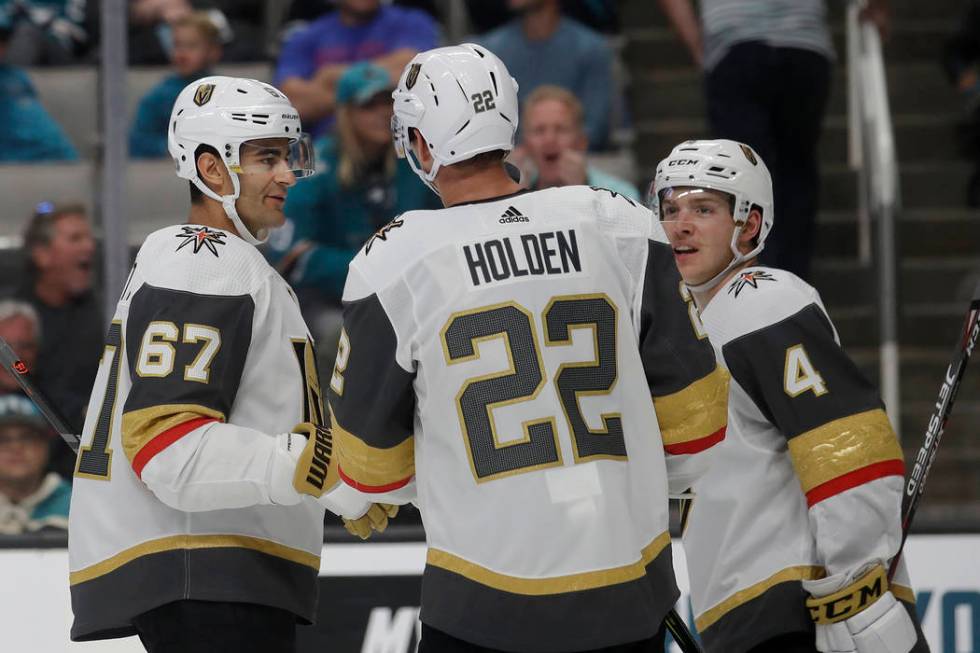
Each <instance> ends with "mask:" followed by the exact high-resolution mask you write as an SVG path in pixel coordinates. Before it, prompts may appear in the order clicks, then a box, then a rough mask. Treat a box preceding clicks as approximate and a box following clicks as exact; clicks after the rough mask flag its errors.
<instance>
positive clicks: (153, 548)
mask: <svg viewBox="0 0 980 653" xmlns="http://www.w3.org/2000/svg"><path fill="white" fill-rule="evenodd" d="M229 547H234V548H239V549H250V550H252V551H258V552H259V553H264V554H266V555H271V556H275V557H277V558H282V559H284V560H288V561H290V562H295V563H297V564H301V565H306V566H307V567H312V568H313V569H316V570H317V571H319V569H320V556H319V554H314V553H310V552H308V551H302V550H300V549H294V548H292V547H288V546H284V545H282V544H279V543H277V542H270V541H269V540H263V539H261V538H258V537H249V536H247V535H173V536H171V537H161V538H160V539H157V540H150V541H149V542H143V543H142V544H137V545H136V546H134V547H131V548H129V549H126V550H125V551H121V552H119V553H117V554H116V555H114V556H112V557H111V558H107V559H105V560H103V561H102V562H97V563H95V564H94V565H91V566H89V567H85V568H84V569H79V570H78V571H73V572H71V573H70V574H69V575H68V582H69V584H71V585H77V584H78V583H84V582H87V581H90V580H93V579H95V578H98V577H100V576H104V575H106V574H108V573H110V572H113V571H115V570H116V569H119V568H120V567H122V566H123V565H125V564H126V563H129V562H132V561H133V560H136V559H137V558H141V557H143V556H147V555H152V554H154V553H163V552H165V551H175V550H181V549H220V548H229Z"/></svg>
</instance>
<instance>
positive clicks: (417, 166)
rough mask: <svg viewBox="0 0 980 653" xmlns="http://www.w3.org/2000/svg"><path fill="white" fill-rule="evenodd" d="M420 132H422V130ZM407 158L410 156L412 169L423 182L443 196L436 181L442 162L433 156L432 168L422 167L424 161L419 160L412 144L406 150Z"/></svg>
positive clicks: (409, 160) (409, 162)
mask: <svg viewBox="0 0 980 653" xmlns="http://www.w3.org/2000/svg"><path fill="white" fill-rule="evenodd" d="M419 133H420V134H421V133H422V132H419ZM406 158H408V165H409V167H410V168H411V169H412V172H414V173H415V174H416V175H418V177H419V179H421V180H422V182H423V183H424V184H425V185H426V186H428V187H429V190H431V191H432V192H433V193H435V194H436V195H437V196H438V197H442V194H441V193H440V192H439V189H438V188H436V185H435V183H434V182H435V179H436V175H437V174H439V168H441V167H442V164H440V163H439V161H438V160H437V159H436V158H435V157H433V158H432V168H431V169H430V170H429V171H428V172H426V171H425V170H423V169H422V162H421V161H419V159H418V156H417V155H416V154H415V150H414V149H413V148H412V147H411V146H409V149H408V150H406Z"/></svg>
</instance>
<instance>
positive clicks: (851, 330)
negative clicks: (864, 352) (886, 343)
mask: <svg viewBox="0 0 980 653" xmlns="http://www.w3.org/2000/svg"><path fill="white" fill-rule="evenodd" d="M819 263H820V262H819V261H816V262H815V265H814V267H815V268H819ZM814 278H815V279H814V281H815V285H816V286H817V287H818V288H821V289H822V290H823V291H827V290H828V289H831V287H830V286H828V285H827V284H826V283H825V282H822V281H821V277H820V273H819V272H818V271H816V270H815V272H814ZM842 282H843V283H861V282H860V281H855V279H853V278H847V279H844V280H843V281H842ZM864 283H867V284H871V283H873V282H872V281H866V282H864ZM826 305H827V310H828V312H829V313H830V316H831V318H832V319H833V321H834V324H835V326H836V327H837V331H838V333H839V334H840V338H841V342H842V343H844V345H845V346H847V347H869V346H877V345H878V342H879V337H878V333H879V330H878V313H877V310H876V308H875V307H874V306H873V305H871V304H859V305H852V306H844V305H835V304H834V303H833V302H831V301H828V302H827V304H826ZM965 311H966V303H964V302H933V303H921V304H903V306H902V310H901V313H900V316H899V324H898V330H899V342H901V343H908V344H913V345H915V346H917V347H941V346H943V345H944V344H948V343H953V342H955V339H956V338H957V337H958V335H959V331H960V328H961V326H962V322H963V317H964V315H965Z"/></svg>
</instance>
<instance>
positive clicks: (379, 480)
mask: <svg viewBox="0 0 980 653" xmlns="http://www.w3.org/2000/svg"><path fill="white" fill-rule="evenodd" d="M330 418H331V421H332V423H333V427H332V430H333V447H334V455H335V456H337V465H338V466H339V468H340V469H341V470H342V471H343V473H344V475H345V476H347V477H348V478H351V479H353V480H354V481H356V482H357V483H358V484H359V485H362V486H368V487H369V488H372V487H373V488H381V487H385V486H388V485H391V484H392V483H397V482H399V481H404V480H405V479H407V478H409V477H411V476H413V475H414V474H415V437H414V436H411V435H410V436H408V437H407V438H405V439H404V440H402V441H401V442H399V443H398V444H396V445H395V446H393V447H388V448H381V447H372V446H371V445H369V444H368V443H366V442H364V440H362V439H361V438H359V437H357V436H356V435H354V434H353V433H351V432H350V431H348V430H346V429H344V427H342V426H341V425H340V424H339V423H338V422H337V418H336V416H334V415H333V411H331V414H330Z"/></svg>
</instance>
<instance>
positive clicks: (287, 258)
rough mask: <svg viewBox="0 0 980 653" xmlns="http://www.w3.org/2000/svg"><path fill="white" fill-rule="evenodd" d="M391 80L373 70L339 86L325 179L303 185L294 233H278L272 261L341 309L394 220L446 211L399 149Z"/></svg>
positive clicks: (293, 195) (289, 209) (365, 67)
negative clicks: (356, 267) (368, 250)
mask: <svg viewBox="0 0 980 653" xmlns="http://www.w3.org/2000/svg"><path fill="white" fill-rule="evenodd" d="M391 90H392V84H391V81H390V77H389V76H388V72H387V71H386V70H385V69H384V68H382V67H380V66H377V65H375V64H372V63H370V62H362V63H358V64H355V65H353V66H351V67H350V68H349V69H348V70H347V72H345V73H344V75H343V76H342V77H341V78H340V81H339V82H338V85H337V103H338V109H337V125H336V131H335V133H334V134H332V135H329V136H327V137H325V138H323V139H321V140H319V141H317V165H318V167H319V168H320V172H319V174H317V175H314V176H313V177H310V178H309V179H303V180H300V181H299V182H298V183H297V184H296V186H295V187H293V188H292V189H290V191H289V196H288V197H287V199H286V207H285V212H286V225H285V226H284V227H283V228H282V229H280V230H278V231H277V232H274V233H273V237H272V238H271V239H270V242H269V257H270V258H271V259H272V260H273V261H274V262H277V263H278V267H279V270H280V271H281V272H282V273H283V275H284V276H285V277H286V279H287V280H288V281H289V282H290V283H291V284H292V285H293V287H295V288H297V289H315V290H316V291H317V293H318V294H319V295H320V298H321V299H322V300H323V301H325V302H326V303H327V304H332V305H334V306H339V304H340V297H341V295H342V293H343V290H344V280H345V279H346V277H347V265H348V264H349V263H350V262H351V260H352V259H353V258H354V256H355V254H357V252H358V250H359V249H360V248H361V246H362V245H363V244H364V243H365V241H367V239H368V238H370V236H371V235H372V234H373V233H374V232H375V231H377V230H378V229H379V228H381V227H382V226H384V225H385V224H386V223H388V222H389V221H390V220H392V219H393V218H394V217H396V216H397V215H399V214H400V213H403V212H405V211H410V210H413V209H435V208H441V206H442V205H441V203H440V202H439V198H438V197H437V196H436V195H435V194H434V193H432V192H431V191H429V189H428V188H426V187H425V185H423V184H422V182H421V181H419V179H418V177H416V176H415V174H413V173H412V171H411V169H410V168H409V167H408V165H407V164H406V163H405V162H404V161H399V160H398V159H396V158H395V153H394V149H393V147H392V143H391V131H390V123H391V115H392V105H391Z"/></svg>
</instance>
